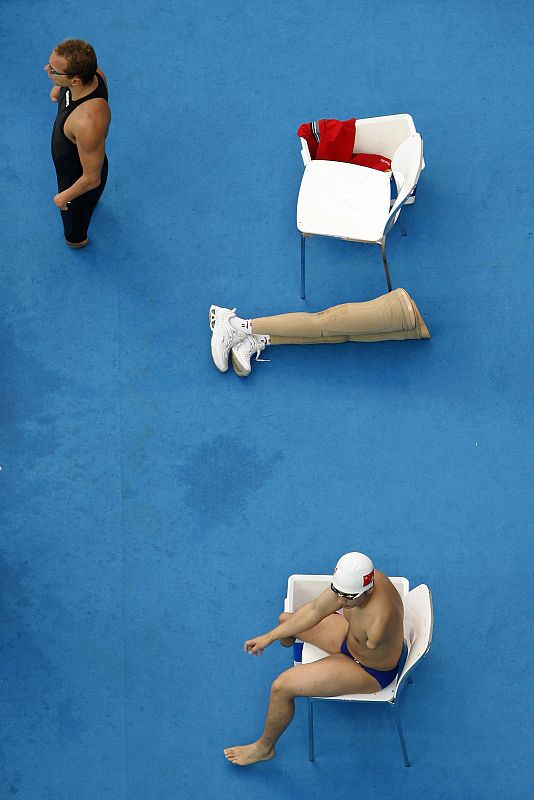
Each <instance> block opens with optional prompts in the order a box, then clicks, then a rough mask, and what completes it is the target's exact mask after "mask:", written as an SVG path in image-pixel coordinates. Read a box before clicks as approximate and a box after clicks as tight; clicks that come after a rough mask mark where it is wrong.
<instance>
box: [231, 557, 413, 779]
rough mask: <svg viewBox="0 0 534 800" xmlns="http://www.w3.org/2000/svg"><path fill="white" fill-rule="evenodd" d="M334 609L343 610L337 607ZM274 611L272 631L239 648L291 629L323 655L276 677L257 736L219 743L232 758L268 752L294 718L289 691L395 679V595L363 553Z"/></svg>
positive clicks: (346, 688)
mask: <svg viewBox="0 0 534 800" xmlns="http://www.w3.org/2000/svg"><path fill="white" fill-rule="evenodd" d="M340 609H342V610H343V614H337V613H336V612H337V611H339V610H340ZM278 619H279V623H280V624H279V625H278V626H277V627H276V628H273V630H272V631H269V633H264V634H263V635H262V636H254V637H253V638H252V639H248V640H247V641H246V642H245V652H248V653H252V655H255V656H257V655H260V656H261V655H262V653H263V651H264V650H265V648H266V647H268V646H269V645H270V644H272V643H273V642H275V641H276V640H277V639H278V640H279V641H280V643H281V644H282V645H284V647H291V645H292V644H293V643H294V641H295V637H296V636H298V637H299V639H302V641H304V642H309V643H310V644H313V645H315V646H316V647H319V648H320V649H321V650H324V651H325V652H326V653H329V655H328V656H327V657H325V658H321V659H320V660H319V661H314V662H313V663H311V664H300V665H298V666H296V667H292V668H291V669H288V670H286V671H285V672H282V674H281V675H279V676H278V678H276V680H275V681H274V683H273V685H272V687H271V699H270V702H269V710H268V711H267V719H266V721H265V727H264V729H263V733H262V735H261V736H260V738H259V739H258V740H257V741H255V742H253V743H252V744H247V745H240V746H237V747H227V748H226V750H225V751H224V754H225V756H226V758H227V759H228V760H229V761H231V762H232V763H233V764H237V765H239V766H246V765H247V764H254V763H255V762H256V761H267V760H268V759H270V758H273V756H274V754H275V750H274V746H275V744H276V742H277V740H278V738H279V737H280V736H281V734H282V733H283V732H284V730H285V729H286V728H287V726H288V725H289V723H290V722H291V720H292V719H293V714H294V713H295V704H294V702H293V699H294V698H295V697H301V696H303V697H309V696H312V697H316V696H317V697H331V696H334V695H340V694H362V693H363V694H370V693H372V692H378V691H380V689H383V688H385V687H386V686H388V685H389V684H390V683H391V682H392V681H394V680H395V678H396V677H397V674H398V673H399V671H400V670H401V669H402V666H403V660H404V659H405V657H406V644H405V643H404V626H403V619H404V606H403V602H402V599H401V596H400V594H399V593H398V591H397V590H396V588H395V587H394V586H393V584H392V583H391V581H390V580H389V578H387V577H386V576H385V575H384V574H383V573H382V572H379V571H378V570H375V569H374V567H373V563H372V561H371V559H370V558H369V557H368V556H366V555H364V554H363V553H347V554H346V555H344V556H342V557H341V558H340V559H339V561H338V562H337V566H336V568H335V570H334V575H333V576H332V583H331V585H330V587H329V588H328V589H325V591H324V592H322V594H320V595H319V597H317V598H316V599H315V600H313V601H312V602H311V603H306V604H305V605H303V606H302V607H301V608H299V609H298V610H297V611H295V613H294V614H290V613H288V612H284V613H283V614H280V616H279V618H278Z"/></svg>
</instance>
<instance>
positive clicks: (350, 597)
mask: <svg viewBox="0 0 534 800" xmlns="http://www.w3.org/2000/svg"><path fill="white" fill-rule="evenodd" d="M330 588H331V589H332V591H333V592H335V594H337V595H338V596H339V597H344V598H345V600H356V598H357V597H359V596H360V595H361V594H363V592H356V594H347V593H346V592H340V591H339V589H336V587H335V586H334V584H333V583H331V584H330Z"/></svg>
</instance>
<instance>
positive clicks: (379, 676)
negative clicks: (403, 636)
mask: <svg viewBox="0 0 534 800" xmlns="http://www.w3.org/2000/svg"><path fill="white" fill-rule="evenodd" d="M341 652H342V653H343V654H344V655H346V656H348V657H349V658H351V659H352V660H353V661H354V662H355V663H356V664H359V666H360V667H361V668H362V669H364V670H365V671H366V672H368V673H369V675H372V676H373V678H375V679H376V680H377V681H378V683H379V684H380V686H381V687H382V689H385V688H386V686H389V684H390V683H391V682H392V681H394V680H395V678H396V677H397V675H398V674H399V672H401V671H402V668H403V667H404V662H405V661H406V656H407V655H408V648H407V646H406V642H404V643H403V645H402V652H401V655H400V658H399V663H398V664H397V666H396V667H393V669H386V670H383V669H373V668H372V667H366V666H365V664H362V663H361V661H358V659H357V658H354V656H353V655H352V654H351V653H350V652H349V648H348V647H347V640H346V639H345V640H344V641H343V644H342V645H341Z"/></svg>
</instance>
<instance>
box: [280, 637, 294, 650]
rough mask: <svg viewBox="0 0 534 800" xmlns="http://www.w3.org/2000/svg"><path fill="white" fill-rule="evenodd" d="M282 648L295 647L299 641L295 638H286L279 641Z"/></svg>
mask: <svg viewBox="0 0 534 800" xmlns="http://www.w3.org/2000/svg"><path fill="white" fill-rule="evenodd" d="M278 641H279V642H280V644H281V645H282V647H293V645H294V644H295V642H296V641H297V640H296V639H295V637H294V636H286V638H285V639H278Z"/></svg>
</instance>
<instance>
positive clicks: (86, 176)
mask: <svg viewBox="0 0 534 800" xmlns="http://www.w3.org/2000/svg"><path fill="white" fill-rule="evenodd" d="M106 110H107V109H106ZM108 126H109V112H108V113H107V114H106V113H104V114H102V113H100V114H94V113H93V114H90V115H88V116H87V117H86V118H84V119H83V120H80V122H78V124H77V126H76V147H77V148H78V155H79V156H80V162H81V165H82V169H83V174H82V175H81V177H80V178H78V180H77V181H75V182H74V183H73V184H72V186H69V188H68V189H65V191H63V192H60V193H59V194H57V195H56V196H55V198H54V202H55V203H56V205H57V206H59V207H60V208H62V207H64V206H65V205H66V204H67V203H70V201H71V200H74V199H75V198H76V197H80V195H82V194H85V192H88V191H90V190H91V189H96V187H97V186H100V173H101V171H102V164H103V163H104V157H105V155H106V147H105V141H106V134H107V130H108Z"/></svg>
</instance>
